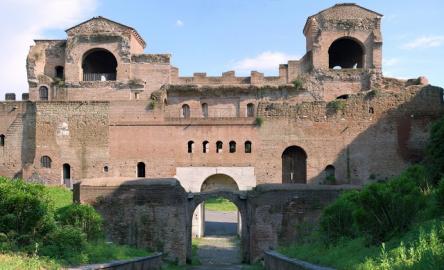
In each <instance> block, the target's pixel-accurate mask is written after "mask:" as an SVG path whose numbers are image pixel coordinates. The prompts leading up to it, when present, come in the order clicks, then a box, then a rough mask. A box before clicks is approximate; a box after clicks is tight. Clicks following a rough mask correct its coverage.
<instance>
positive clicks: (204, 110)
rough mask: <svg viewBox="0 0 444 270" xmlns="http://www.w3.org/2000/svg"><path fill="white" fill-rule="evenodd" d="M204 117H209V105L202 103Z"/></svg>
mask: <svg viewBox="0 0 444 270" xmlns="http://www.w3.org/2000/svg"><path fill="white" fill-rule="evenodd" d="M202 116H203V117H204V118H207V117H208V104H207V103H202Z"/></svg>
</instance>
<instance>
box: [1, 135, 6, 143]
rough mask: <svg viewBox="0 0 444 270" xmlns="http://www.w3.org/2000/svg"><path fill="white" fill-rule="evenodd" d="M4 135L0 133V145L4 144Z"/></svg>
mask: <svg viewBox="0 0 444 270" xmlns="http://www.w3.org/2000/svg"><path fill="white" fill-rule="evenodd" d="M5 138H6V137H5V135H4V134H1V135H0V146H5Z"/></svg>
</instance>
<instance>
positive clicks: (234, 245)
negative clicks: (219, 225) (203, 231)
mask: <svg viewBox="0 0 444 270" xmlns="http://www.w3.org/2000/svg"><path fill="white" fill-rule="evenodd" d="M197 255H198V257H199V260H200V262H201V263H202V266H215V265H221V266H227V265H236V264H240V263H241V256H240V248H239V239H238V238H237V236H226V237H222V236H220V237H204V238H201V239H200V240H199V248H198V250H197ZM197 269H205V268H197ZM211 269H218V268H211ZM221 269H225V268H221ZM226 269H240V268H226Z"/></svg>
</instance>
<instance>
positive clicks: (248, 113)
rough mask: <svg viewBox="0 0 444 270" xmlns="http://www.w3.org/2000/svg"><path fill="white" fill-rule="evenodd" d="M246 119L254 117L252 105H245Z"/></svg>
mask: <svg viewBox="0 0 444 270" xmlns="http://www.w3.org/2000/svg"><path fill="white" fill-rule="evenodd" d="M247 117H254V104H253V103H248V104H247Z"/></svg>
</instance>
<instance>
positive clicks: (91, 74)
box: [82, 49, 117, 81]
mask: <svg viewBox="0 0 444 270" xmlns="http://www.w3.org/2000/svg"><path fill="white" fill-rule="evenodd" d="M82 69H83V80H84V81H115V80H116V77H117V60H116V58H115V57H114V55H113V54H112V53H111V52H109V51H107V50H105V49H92V50H90V51H88V52H87V53H86V54H85V55H84V57H83V62H82Z"/></svg>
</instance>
